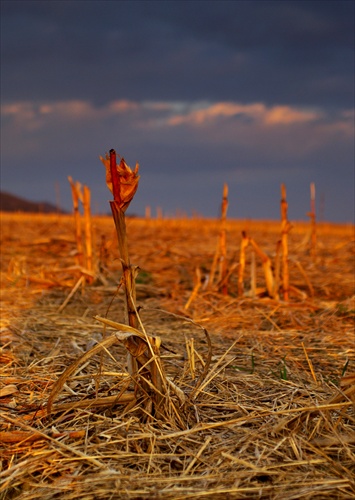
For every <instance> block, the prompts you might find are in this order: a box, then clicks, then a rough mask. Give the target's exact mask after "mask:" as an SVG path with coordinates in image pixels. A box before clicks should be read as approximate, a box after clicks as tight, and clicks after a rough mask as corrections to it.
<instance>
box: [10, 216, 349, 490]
mask: <svg viewBox="0 0 355 500" xmlns="http://www.w3.org/2000/svg"><path fill="white" fill-rule="evenodd" d="M126 222H127V230H128V231H129V241H130V242H131V243H132V244H131V245H130V254H129V258H130V262H137V263H139V265H140V267H141V268H142V272H141V274H139V275H138V278H137V280H136V290H135V291H136V296H137V298H136V301H137V302H135V310H136V311H137V312H138V313H139V315H137V316H136V317H137V321H138V324H137V328H135V327H132V326H130V325H129V324H127V323H126V321H125V317H124V316H125V315H124V314H123V310H124V308H125V302H126V298H125V297H126V295H125V293H123V294H121V293H119V294H116V295H115V296H114V294H115V291H116V290H117V276H118V274H119V273H121V274H123V270H122V262H121V261H120V260H119V259H117V242H116V243H115V244H113V243H112V245H111V246H110V247H107V248H109V249H110V255H109V256H108V258H107V260H106V265H107V268H108V269H107V283H106V284H105V283H96V284H95V286H92V285H90V286H86V287H85V289H84V291H83V292H84V294H83V295H81V294H75V295H73V297H72V299H71V301H70V302H69V303H68V304H67V306H66V308H65V313H64V314H63V313H62V314H58V305H59V304H61V303H62V302H63V300H64V298H65V296H66V295H67V289H68V286H71V287H72V283H73V278H72V271H70V270H69V269H70V266H71V265H72V255H73V250H75V248H76V243H75V241H74V240H73V237H72V217H67V216H60V217H59V218H57V219H56V223H55V224H54V223H53V219H52V218H51V216H42V215H41V216H34V215H32V216H24V215H21V214H15V215H11V216H10V215H3V220H2V231H1V235H0V237H1V244H2V268H1V270H0V271H1V278H2V289H1V291H2V307H3V310H2V315H1V340H2V341H3V346H2V349H1V351H0V390H1V392H0V404H1V407H0V447H1V460H2V462H1V463H2V468H1V471H0V498H1V500H5V499H6V500H7V499H15V498H18V499H21V500H22V499H24V500H25V499H26V500H32V499H33V500H35V499H38V498H41V500H42V499H43V500H47V499H48V500H52V499H53V498H61V499H64V500H76V499H85V500H95V499H110V498H122V499H129V500H131V499H132V500H133V499H136V500H137V499H143V498H144V499H156V498H164V499H171V500H172V499H186V498H211V499H212V498H213V499H217V500H222V499H225V498H231V499H243V498H245V499H257V498H265V499H270V500H278V499H281V498H282V499H285V500H292V499H299V498H301V499H314V498H317V499H318V498H319V499H326V498H327V499H328V498H336V499H339V500H348V499H349V498H353V497H354V496H355V471H354V464H355V439H354V435H355V383H354V362H355V352H354V340H353V339H354V337H353V332H354V311H355V302H354V298H352V297H353V294H354V282H353V269H354V267H353V266H354V253H353V243H352V237H353V233H352V231H353V229H352V228H347V227H345V226H342V227H340V226H330V225H328V226H322V225H321V224H318V225H317V244H318V246H317V259H319V262H321V264H322V265H321V266H314V265H313V262H312V258H311V257H310V255H309V253H308V252H305V249H304V247H302V240H303V238H304V234H305V231H307V229H308V227H307V225H308V224H307V225H305V224H304V225H300V224H297V223H295V224H294V228H293V231H292V233H290V234H289V235H288V249H289V255H290V256H292V258H290V262H289V264H290V270H293V269H296V270H297V269H298V267H297V266H296V264H295V263H296V262H299V263H300V266H301V268H302V269H303V270H304V273H305V275H306V276H307V277H308V281H309V283H311V284H312V287H313V290H314V296H313V298H312V300H309V299H307V298H306V299H305V298H302V297H301V296H300V295H292V288H291V289H290V292H291V294H290V299H289V301H288V302H286V301H280V300H276V299H275V298H271V297H265V296H264V297H263V298H260V297H259V296H258V295H256V296H255V297H248V296H247V295H246V293H244V294H243V295H241V296H240V297H238V275H236V276H234V275H233V274H232V275H230V278H229V281H228V295H223V294H221V293H220V292H218V290H208V289H207V288H204V287H203V286H201V287H200V289H199V291H198V293H197V294H196V296H195V298H194V300H193V301H192V302H191V303H190V305H189V308H188V314H189V315H190V318H191V321H183V320H182V319H181V317H180V316H179V315H176V314H175V313H176V312H179V311H180V310H181V311H184V312H185V313H186V309H184V305H185V304H186V302H187V300H188V298H189V297H190V295H191V290H192V289H193V287H194V285H196V280H197V277H196V269H197V268H199V269H200V270H201V274H202V270H203V269H204V268H207V269H208V268H209V267H208V266H209V264H210V262H211V260H212V259H213V255H214V252H215V237H216V235H217V236H218V234H219V230H220V221H218V223H217V222H215V221H205V223H204V224H201V223H200V222H198V223H196V221H193V220H185V221H167V220H159V221H157V220H153V219H151V220H149V221H146V220H142V219H129V220H128V219H126ZM95 225H96V227H99V230H98V232H99V231H102V232H103V233H104V234H106V235H110V232H112V219H110V218H104V217H100V218H96V219H95ZM24 228H26V231H25V230H24ZM245 228H246V223H245V222H244V221H241V222H239V221H227V222H226V230H227V231H228V241H235V242H237V241H239V240H238V239H239V238H240V234H241V231H242V230H243V229H244V230H245ZM248 232H249V233H250V234H252V235H253V240H254V241H256V242H258V244H259V243H260V245H258V246H260V247H262V252H263V253H265V254H268V255H271V256H272V255H273V252H274V251H275V245H274V242H275V240H277V239H279V235H280V223H279V222H276V223H271V222H270V223H265V222H263V223H262V224H261V223H258V222H255V223H254V222H252V223H250V225H249V227H248ZM95 233H96V231H95ZM14 235H15V236H16V237H14ZM94 236H95V235H94ZM107 238H108V239H109V236H107ZM100 244H101V239H100V234H96V239H95V237H94V239H93V249H94V250H95V249H97V248H98V247H99V246H100ZM252 249H253V247H252V246H251V245H250V244H249V243H248V247H247V250H250V251H251V250H252ZM228 250H229V253H228ZM231 251H233V249H231V248H229V249H228V248H227V257H228V258H229V262H230V261H231V260H232V259H231V258H230V256H229V254H230V253H231ZM254 252H255V254H256V256H257V260H258V261H260V257H259V255H258V254H257V253H256V250H254ZM120 256H121V254H120ZM245 258H246V270H247V269H248V266H249V261H248V259H249V255H248V253H246V256H245ZM44 262H45V265H44ZM58 262H60V264H61V265H60V266H58ZM280 264H281V260H280ZM131 265H132V264H131ZM292 266H294V267H292ZM324 269H327V273H325V272H324ZM255 274H256V280H257V283H258V284H260V283H262V284H263V283H265V274H264V271H263V268H262V267H260V268H259V267H258V266H256V267H255ZM280 274H281V270H280ZM143 277H144V278H145V280H143V279H142V278H143ZM243 281H244V283H243V284H246V282H247V280H246V279H245V275H244V280H243ZM66 282H67V283H68V284H67V285H66V286H65V283H66ZM58 283H59V284H60V285H61V286H60V287H58ZM55 284H57V285H55ZM69 284H70V285H69ZM292 285H293V286H295V287H297V288H298V289H299V290H301V291H303V292H304V291H306V292H307V293H308V292H309V284H307V282H306V280H305V277H304V276H303V275H302V274H301V272H297V273H293V274H292ZM49 286H51V287H52V288H48V287H49ZM123 286H125V283H124V282H123V279H122V286H121V288H122V287H123ZM113 296H114V300H113ZM112 301H113V302H112ZM137 303H138V304H139V305H137ZM162 309H164V311H163V310H162ZM108 310H109V312H110V319H108V317H106V316H107V311H108ZM166 311H171V312H173V313H174V314H169V315H167V314H166ZM93 316H96V319H93ZM111 316H114V320H113V319H111ZM196 322H198V323H200V324H202V325H204V327H206V328H208V330H209V331H212V332H213V335H212V338H211V340H212V342H213V352H212V349H211V345H210V340H209V336H208V335H206V333H205V331H204V330H203V329H201V328H198V327H197V326H196ZM143 324H144V328H142V326H143ZM99 325H100V326H99ZM101 325H104V326H105V328H106V330H107V332H106V334H105V335H102V330H101ZM145 332H148V333H145ZM158 339H161V343H160V346H159V351H158V352H155V351H154V348H155V342H158V343H159V341H158ZM191 339H193V340H191ZM141 351H143V355H144V356H146V358H144V359H143V358H142V352H141ZM152 351H153V352H152ZM128 352H130V353H131V354H132V356H133V358H134V359H137V363H141V366H140V367H139V368H138V377H137V378H136V379H135V380H132V377H131V375H130V373H129V371H128V369H127V353H128ZM158 360H159V362H160V363H161V373H162V374H163V377H162V384H163V388H162V390H161V391H159V392H160V393H161V395H162V399H161V402H158V404H157V400H156V399H155V398H154V397H153V395H154V394H158V392H157V387H156V385H154V384H153V382H152V381H154V380H157V377H155V375H154V373H153V372H152V370H151V368H152V366H155V367H158V364H157V361H158ZM154 362H155V363H154ZM68 367H69V368H68ZM159 367H160V364H159ZM66 370H70V372H68V371H67V372H66ZM64 374H65V375H64ZM164 387H166V392H167V394H165V393H164V390H165V389H164ZM143 389H144V390H143ZM50 396H51V397H50ZM49 397H50V399H49V403H50V406H51V414H50V416H49V417H48V415H47V408H46V402H47V400H48V398H49ZM170 403H171V404H170ZM154 407H155V408H154ZM160 410H161V412H160ZM169 412H170V413H169Z"/></svg>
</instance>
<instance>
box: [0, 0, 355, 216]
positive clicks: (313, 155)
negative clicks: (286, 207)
mask: <svg viewBox="0 0 355 500" xmlns="http://www.w3.org/2000/svg"><path fill="white" fill-rule="evenodd" d="M1 14H2V15H1V70H2V71H1V98H2V112H1V119H2V132H1V133H2V151H1V168H2V189H5V190H6V189H7V190H9V191H12V192H14V193H16V194H19V195H22V196H25V197H29V198H30V199H37V200H38V199H43V198H45V195H43V193H48V192H52V191H53V186H54V183H55V182H59V183H60V185H61V193H62V195H61V201H62V203H63V204H64V206H65V207H66V208H67V209H69V208H70V190H69V189H68V186H67V184H68V183H67V178H66V177H67V175H72V176H73V178H75V179H78V180H79V181H80V182H83V183H87V184H88V185H89V186H90V187H91V189H92V194H93V200H95V202H94V203H95V204H96V205H95V207H96V208H95V209H96V210H97V209H98V208H99V210H101V211H106V210H107V199H108V193H107V190H106V186H105V184H104V183H103V170H102V169H103V167H102V165H101V164H100V162H99V160H98V156H99V155H100V154H104V153H105V151H107V150H109V149H110V148H111V147H115V148H116V149H117V152H118V153H120V154H123V155H124V156H125V158H126V160H127V161H128V163H129V164H130V165H132V166H134V164H135V161H139V162H140V163H141V164H142V168H141V174H142V177H141V185H140V188H139V196H138V197H137V199H136V200H135V201H134V204H133V206H132V209H133V210H135V211H137V212H139V213H144V207H145V205H146V204H150V205H152V206H153V207H154V206H156V205H161V206H162V208H163V209H164V211H165V212H168V213H170V214H174V213H175V211H176V209H178V208H180V209H181V208H182V207H185V209H186V210H187V211H188V212H189V213H191V211H193V210H196V211H197V212H199V213H201V214H204V215H208V216H212V215H213V216H214V215H216V214H217V212H218V207H219V203H220V195H221V191H222V186H223V183H224V182H228V184H229V187H230V196H231V204H230V215H231V216H238V217H255V218H260V217H273V218H275V217H278V216H279V204H278V199H279V186H280V183H281V182H284V183H286V184H287V185H288V193H289V197H290V216H291V217H295V218H300V217H304V215H305V213H306V212H307V210H308V206H307V204H308V197H309V183H310V182H311V181H315V182H316V186H317V192H318V193H322V194H323V195H324V196H325V199H326V206H327V210H326V213H325V216H326V217H328V218H331V219H332V220H349V219H351V218H352V217H353V199H354V193H353V165H354V109H353V108H354V60H353V50H354V3H353V2H350V1H316V2H312V1H300V0H297V1H286V0H285V1H276V2H274V1H266V0H263V1H230V2H224V1H214V2H210V1H171V0H170V1H161V2H156V1H148V0H145V1H143V2H140V1H139V2H134V1H104V0H101V1H62V0H61V1H52V0H51V1H49V0H46V1H41V2H38V1H31V0H26V1H23V2H22V1H10V2H9V1H2V2H1ZM233 197H234V199H235V200H237V201H235V204H234V205H233V201H232V200H233Z"/></svg>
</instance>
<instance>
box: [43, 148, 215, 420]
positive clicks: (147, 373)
mask: <svg viewBox="0 0 355 500" xmlns="http://www.w3.org/2000/svg"><path fill="white" fill-rule="evenodd" d="M101 160H102V162H103V164H104V166H105V168H106V183H107V186H108V188H109V189H110V191H111V192H112V194H113V197H114V199H113V201H111V202H110V206H111V211H112V216H113V220H114V223H115V228H116V233H117V239H118V248H119V254H120V261H121V265H122V277H121V281H120V287H122V288H123V290H124V299H125V300H124V305H125V324H123V323H118V322H115V321H112V320H110V319H107V318H105V317H100V316H98V315H95V316H94V319H96V320H97V321H99V322H101V323H102V324H103V325H104V327H105V328H111V329H113V330H114V331H115V333H113V334H111V335H110V336H109V337H106V338H104V339H103V340H102V342H100V343H99V344H97V345H95V346H94V347H93V348H92V349H91V350H89V351H88V352H85V353H84V354H83V355H82V356H81V357H80V358H79V359H78V360H77V361H76V362H75V363H73V364H72V365H71V366H69V367H68V368H67V369H66V370H65V371H64V373H63V374H62V375H61V377H60V378H59V379H58V380H57V382H56V383H55V384H54V386H53V389H52V392H51V394H50V397H49V399H48V403H47V412H48V414H50V413H51V412H52V411H53V403H54V401H55V399H56V398H57V396H58V395H59V394H60V392H61V391H62V389H63V387H64V386H65V384H66V383H67V381H68V380H69V378H70V377H71V376H72V375H73V373H75V372H76V371H77V370H78V369H79V368H80V367H81V366H82V365H83V364H84V363H87V362H89V361H90V360H91V359H92V358H93V357H94V356H95V355H96V354H97V353H99V352H100V353H101V363H100V364H101V368H102V353H103V352H104V351H107V350H108V349H109V348H110V347H112V346H114V345H115V344H117V343H121V344H122V345H123V346H124V347H125V348H126V350H127V372H128V373H127V374H128V378H123V381H122V383H121V385H120V391H119V393H118V394H117V395H116V396H115V397H114V398H112V397H108V398H98V397H97V395H96V398H95V400H92V399H91V400H90V401H89V402H87V401H82V402H81V403H80V405H79V407H81V408H84V407H86V405H88V404H89V406H96V405H99V406H102V405H105V403H107V404H108V405H110V404H112V403H113V402H114V403H115V404H125V405H126V406H125V408H124V410H123V412H124V413H126V412H129V411H131V410H133V409H137V410H138V414H139V418H140V420H141V421H142V422H146V421H152V420H154V419H160V420H166V421H167V422H169V424H170V425H172V426H173V427H174V428H185V427H186V421H187V420H188V416H187V414H186V415H185V410H186V403H187V399H188V398H187V396H186V395H185V393H184V392H183V391H182V390H181V389H180V388H179V387H178V386H177V385H176V384H175V383H174V382H173V381H172V380H170V379H169V378H168V377H167V376H166V374H165V371H164V367H163V363H162V360H161V355H160V348H161V347H163V346H162V345H161V339H160V338H159V337H157V336H152V335H148V334H147V332H146V330H145V328H144V326H143V323H142V321H141V319H140V316H139V314H138V309H137V305H136V277H137V275H138V266H134V265H132V264H131V262H130V256H129V249H128V238H127V230H126V219H125V212H126V210H127V208H128V207H129V204H130V202H131V201H132V199H133V197H134V195H135V193H136V191H137V188H138V182H139V175H138V170H139V166H138V164H137V165H136V168H135V170H134V171H132V170H131V169H130V167H129V166H128V165H127V164H126V162H125V160H124V159H123V158H121V160H120V163H119V164H117V163H116V152H115V151H114V150H113V149H111V150H110V153H109V155H108V154H107V155H106V157H105V158H102V157H101ZM205 335H206V337H207V340H208V343H209V356H208V362H207V363H205V365H204V370H203V372H202V375H203V377H204V376H206V375H207V371H208V367H209V364H210V359H211V344H210V341H209V336H208V333H207V331H205ZM192 355H194V351H192ZM190 362H191V363H193V358H191V359H190ZM97 375H98V376H97V381H99V378H100V373H98V374H97ZM202 382H203V379H202V378H201V376H200V378H199V380H198V382H197V384H195V386H194V388H193V390H192V391H191V390H190V395H189V398H191V397H192V394H194V393H196V390H197V388H198V385H200V384H201V383H202ZM61 408H62V407H61V405H59V406H58V407H57V409H56V411H60V409H61Z"/></svg>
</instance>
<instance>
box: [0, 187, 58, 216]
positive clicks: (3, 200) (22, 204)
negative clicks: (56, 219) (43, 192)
mask: <svg viewBox="0 0 355 500" xmlns="http://www.w3.org/2000/svg"><path fill="white" fill-rule="evenodd" d="M0 210H1V211H2V212H32V213H42V214H50V213H57V212H59V213H65V212H64V210H61V209H60V210H58V209H57V207H56V206H54V205H52V204H51V203H48V202H46V201H39V202H37V201H29V200H25V199H24V198H20V197H18V196H15V195H13V194H10V193H6V192H5V191H0Z"/></svg>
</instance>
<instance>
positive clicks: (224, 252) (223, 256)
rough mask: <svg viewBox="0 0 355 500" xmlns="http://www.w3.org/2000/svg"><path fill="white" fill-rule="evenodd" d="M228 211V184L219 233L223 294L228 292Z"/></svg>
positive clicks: (224, 196) (224, 189)
mask: <svg viewBox="0 0 355 500" xmlns="http://www.w3.org/2000/svg"><path fill="white" fill-rule="evenodd" d="M227 211H228V185H227V184H224V186H223V198H222V207H221V232H220V235H219V252H220V257H219V277H218V282H219V283H220V288H221V292H222V293H223V295H227V294H228V283H227V279H226V277H227V239H226V221H227Z"/></svg>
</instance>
